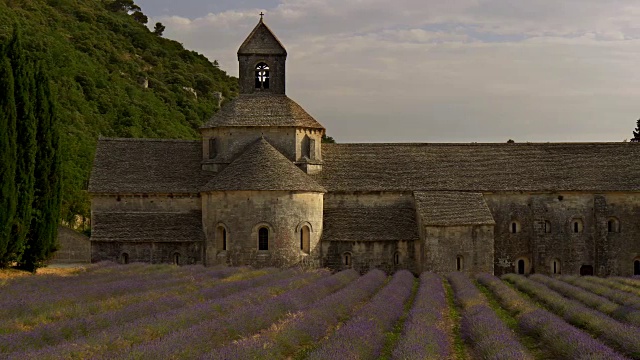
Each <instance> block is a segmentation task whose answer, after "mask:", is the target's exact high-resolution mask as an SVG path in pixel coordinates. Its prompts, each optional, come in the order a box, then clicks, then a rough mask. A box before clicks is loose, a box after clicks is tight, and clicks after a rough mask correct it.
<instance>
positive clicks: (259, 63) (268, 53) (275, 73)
mask: <svg viewBox="0 0 640 360" xmlns="http://www.w3.org/2000/svg"><path fill="white" fill-rule="evenodd" d="M286 60H287V50H285V49H284V46H282V43H280V41H279V40H278V38H277V37H276V36H275V35H274V34H273V32H272V31H271V29H269V27H267V25H266V24H265V23H264V21H263V20H262V16H261V17H260V21H259V22H258V25H256V27H255V28H254V29H253V31H251V34H249V36H248V37H247V39H246V40H245V41H244V42H243V43H242V45H241V46H240V49H238V62H239V63H240V74H239V75H240V93H241V94H253V93H258V92H269V93H272V94H284V93H285V83H284V82H285V62H286Z"/></svg>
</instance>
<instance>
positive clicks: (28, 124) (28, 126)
mask: <svg viewBox="0 0 640 360" xmlns="http://www.w3.org/2000/svg"><path fill="white" fill-rule="evenodd" d="M6 54H7V56H8V57H9V60H10V61H11V67H12V70H13V78H14V84H15V85H14V94H15V103H16V112H17V118H16V144H17V163H16V165H17V166H16V179H15V184H16V192H17V194H18V197H17V203H16V212H15V217H14V221H13V228H12V230H11V239H10V242H9V247H8V250H7V251H8V252H9V254H12V256H13V258H14V260H19V259H20V254H22V252H23V251H24V247H25V240H26V235H27V231H28V230H29V226H30V224H31V206H32V203H33V184H34V168H35V157H36V148H37V143H36V126H37V124H36V118H35V116H34V114H33V98H34V96H33V95H34V94H35V82H34V78H33V66H32V63H31V62H29V61H28V59H27V57H26V53H25V51H24V49H23V48H22V40H21V35H20V32H19V30H18V29H17V28H16V29H14V33H13V38H12V39H11V41H10V42H9V46H8V47H7V51H6Z"/></svg>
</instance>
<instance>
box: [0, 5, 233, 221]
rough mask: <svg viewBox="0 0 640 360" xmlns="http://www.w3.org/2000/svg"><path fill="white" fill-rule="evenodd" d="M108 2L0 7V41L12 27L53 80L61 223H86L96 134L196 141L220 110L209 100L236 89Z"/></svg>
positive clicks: (212, 69) (206, 63)
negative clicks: (60, 163) (78, 220)
mask: <svg viewBox="0 0 640 360" xmlns="http://www.w3.org/2000/svg"><path fill="white" fill-rule="evenodd" d="M113 3H114V1H112V0H3V1H0V42H3V41H5V40H6V39H7V38H8V37H9V36H10V35H11V33H12V31H13V27H14V26H19V27H20V28H21V30H22V33H23V44H24V46H25V48H27V49H28V51H29V53H30V54H31V56H33V57H35V58H38V59H44V60H46V62H47V64H48V66H49V72H50V75H51V78H52V80H53V82H54V84H53V85H54V92H55V94H56V97H57V98H58V103H59V106H60V109H59V111H60V117H61V119H60V121H61V124H60V134H61V136H62V139H61V140H62V147H63V153H64V155H63V204H62V216H63V219H65V220H67V221H71V220H72V219H74V217H75V216H76V215H80V216H85V217H89V215H90V210H89V199H88V195H87V193H86V191H85V190H86V185H87V182H88V178H89V173H90V171H91V164H92V161H93V155H94V151H95V143H96V139H97V138H98V137H99V136H106V137H151V138H182V139H190V138H196V137H197V136H198V132H197V129H198V127H199V126H200V125H202V124H203V123H204V122H205V121H206V120H207V119H208V118H209V117H210V116H211V115H212V114H213V113H214V112H215V111H217V109H218V100H217V98H216V97H215V96H214V93H215V92H220V93H222V96H223V97H224V98H226V99H229V98H233V97H234V96H235V95H236V94H237V91H238V84H237V79H236V78H234V77H230V76H228V75H227V74H226V73H225V72H224V71H222V70H220V69H218V68H217V66H216V65H214V64H212V63H211V62H210V61H209V60H208V59H207V58H205V57H204V56H203V55H200V54H198V53H196V52H193V51H189V50H186V49H184V47H183V46H182V45H181V44H180V43H178V42H176V41H172V40H168V39H164V38H162V37H161V36H159V35H156V34H155V33H154V32H152V31H150V30H149V29H148V28H147V27H146V26H145V25H144V24H142V23H141V22H144V20H143V19H144V18H145V17H144V16H143V15H142V14H141V13H137V14H134V13H133V12H131V11H126V10H123V9H121V10H116V9H113ZM119 3H123V4H126V3H127V1H126V0H120V1H119ZM129 3H130V4H132V2H131V1H130V0H129ZM125 7H126V6H125ZM142 12H144V9H142ZM141 15H142V16H141ZM136 19H137V20H136ZM147 81H148V87H146V85H145V84H146V83H147ZM194 91H195V94H194ZM131 156H136V154H131Z"/></svg>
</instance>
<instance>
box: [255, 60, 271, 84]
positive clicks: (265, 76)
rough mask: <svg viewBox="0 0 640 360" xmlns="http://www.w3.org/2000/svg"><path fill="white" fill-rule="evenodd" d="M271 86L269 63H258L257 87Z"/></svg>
mask: <svg viewBox="0 0 640 360" xmlns="http://www.w3.org/2000/svg"><path fill="white" fill-rule="evenodd" d="M268 88H269V65H267V64H265V63H263V62H261V63H259V64H258V65H256V89H265V90H266V89H268Z"/></svg>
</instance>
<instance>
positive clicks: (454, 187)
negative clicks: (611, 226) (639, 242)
mask: <svg viewBox="0 0 640 360" xmlns="http://www.w3.org/2000/svg"><path fill="white" fill-rule="evenodd" d="M322 152H323V161H324V165H323V170H322V172H321V173H320V174H319V175H318V176H317V177H316V179H317V180H318V182H319V183H320V184H321V185H323V186H324V187H325V188H326V189H327V190H328V191H413V190H431V191H475V192H490V191H640V177H639V175H640V144H635V143H622V142H621V143H523V144H517V143H516V144H506V143H505V144H323V145H322Z"/></svg>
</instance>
